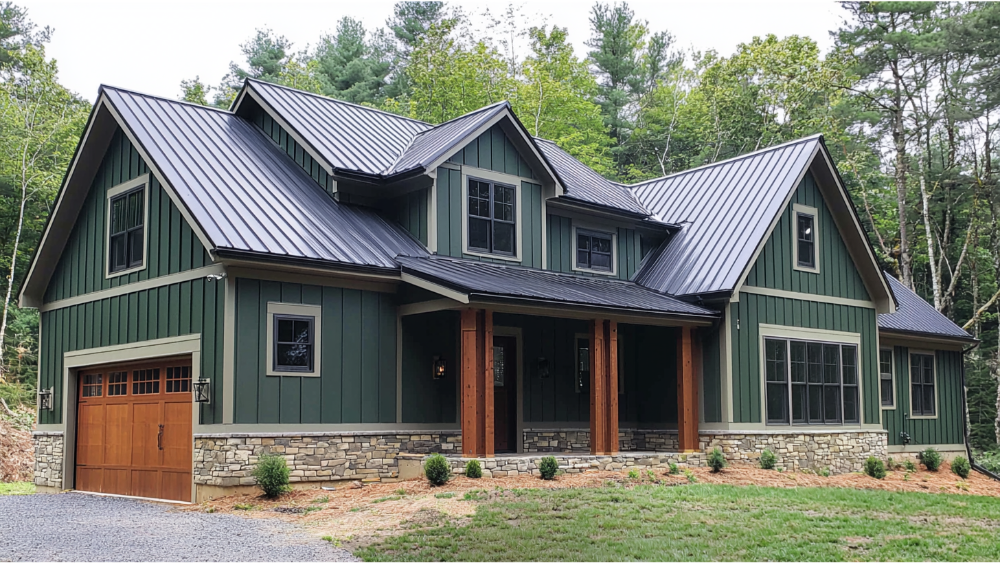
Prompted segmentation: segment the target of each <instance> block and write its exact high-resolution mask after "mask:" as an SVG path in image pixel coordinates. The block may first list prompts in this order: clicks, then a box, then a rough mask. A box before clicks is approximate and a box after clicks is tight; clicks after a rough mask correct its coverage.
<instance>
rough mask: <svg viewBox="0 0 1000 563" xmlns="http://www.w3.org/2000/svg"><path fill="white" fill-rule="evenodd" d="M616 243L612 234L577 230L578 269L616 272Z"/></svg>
mask: <svg viewBox="0 0 1000 563" xmlns="http://www.w3.org/2000/svg"><path fill="white" fill-rule="evenodd" d="M613 249H614V242H613V237H612V235H611V234H610V233H600V232H595V231H585V230H582V229H580V230H577V232H576V267H577V268H580V269H584V270H596V271H599V272H612V271H614V262H613V258H614V251H613Z"/></svg>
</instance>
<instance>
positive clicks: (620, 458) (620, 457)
mask: <svg viewBox="0 0 1000 563" xmlns="http://www.w3.org/2000/svg"><path fill="white" fill-rule="evenodd" d="M447 457H448V462H449V463H450V464H451V472H452V473H453V474H456V475H461V474H463V473H465V464H466V463H468V462H469V460H470V459H475V460H477V461H479V465H480V467H482V469H483V477H513V476H516V475H541V471H539V469H538V464H539V463H541V460H542V458H543V457H545V456H542V455H539V454H535V455H524V454H519V455H501V456H499V457H488V458H465V457H461V456H456V455H449V456H447ZM552 457H554V458H556V463H558V464H559V469H560V470H561V471H563V472H565V473H583V472H585V471H622V470H625V469H632V468H637V469H639V470H640V471H641V470H644V469H669V468H670V464H671V463H675V464H677V466H678V467H680V468H683V467H699V466H703V465H705V454H704V453H701V452H697V453H690V454H682V453H678V452H663V453H655V452H620V453H617V454H615V455H581V454H552ZM425 459H426V458H425Z"/></svg>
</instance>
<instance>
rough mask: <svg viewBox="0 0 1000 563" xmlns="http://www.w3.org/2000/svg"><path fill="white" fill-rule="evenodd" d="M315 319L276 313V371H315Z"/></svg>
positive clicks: (274, 367) (274, 356)
mask: <svg viewBox="0 0 1000 563" xmlns="http://www.w3.org/2000/svg"><path fill="white" fill-rule="evenodd" d="M314 320H315V319H314V318H313V317H300V316H294V315H274V355H273V358H274V366H273V369H274V371H288V372H298V371H304V372H311V371H313V342H314V340H315V339H314V336H313V322H314Z"/></svg>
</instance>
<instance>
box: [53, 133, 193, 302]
mask: <svg viewBox="0 0 1000 563" xmlns="http://www.w3.org/2000/svg"><path fill="white" fill-rule="evenodd" d="M146 174H149V178H150V180H149V186H148V190H149V199H148V202H149V208H148V214H147V219H148V222H147V223H146V229H147V233H148V238H147V248H146V267H145V268H143V269H142V270H139V271H137V272H132V273H129V274H125V275H122V276H117V277H112V278H108V277H106V275H105V274H106V272H107V258H106V257H107V255H108V240H107V224H106V223H107V210H108V207H107V206H108V190H109V189H110V188H113V187H115V186H117V185H120V184H122V183H125V182H128V181H130V180H133V179H136V178H139V177H141V176H143V175H146ZM211 263H212V260H211V258H210V257H209V255H208V252H207V250H206V249H205V247H204V246H203V245H202V243H201V241H200V240H198V237H197V236H196V235H195V234H194V232H193V231H192V229H191V226H190V225H189V224H188V222H187V221H186V220H185V219H184V218H183V217H182V216H181V212H180V210H179V209H178V208H177V206H176V205H174V203H173V201H171V199H170V196H169V195H168V194H167V192H166V191H165V190H164V189H163V187H162V186H161V185H160V182H159V181H158V180H157V179H156V177H155V176H154V175H152V174H150V170H149V166H148V165H147V164H146V162H145V160H144V159H143V158H142V157H141V156H139V153H138V151H137V150H136V148H135V147H134V146H133V145H132V143H131V142H130V141H129V140H128V138H127V137H126V135H125V134H124V133H123V132H122V130H121V128H118V129H117V130H116V131H115V132H114V134H113V135H112V137H111V142H110V144H109V146H108V148H107V151H106V152H105V154H104V157H103V158H101V160H100V165H99V166H98V168H97V173H96V175H95V176H94V178H93V181H92V182H91V184H90V188H89V191H88V192H87V195H86V197H85V199H84V200H83V203H82V205H81V206H80V212H79V214H78V216H77V218H76V222H75V223H74V225H73V228H72V230H71V231H70V235H69V239H68V240H67V242H66V246H65V248H64V249H63V252H62V254H61V255H60V257H59V259H58V262H57V264H56V267H55V270H54V272H53V275H52V277H51V278H50V280H49V283H48V286H47V287H46V288H45V297H44V300H43V301H44V302H45V303H51V302H52V301H58V300H61V299H67V298H70V297H75V296H77V295H82V294H85V293H91V292H94V291H100V290H103V289H109V288H112V287H118V286H122V285H127V284H130V283H135V282H138V281H144V280H147V279H151V278H156V277H160V276H165V275H168V274H176V273H178V272H183V271H186V270H191V269H194V268H200V267H202V266H205V265H208V264H211Z"/></svg>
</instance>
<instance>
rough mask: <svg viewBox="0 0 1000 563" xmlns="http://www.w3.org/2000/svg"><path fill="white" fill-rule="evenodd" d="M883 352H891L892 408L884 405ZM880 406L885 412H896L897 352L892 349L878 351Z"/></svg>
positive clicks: (886, 348)
mask: <svg viewBox="0 0 1000 563" xmlns="http://www.w3.org/2000/svg"><path fill="white" fill-rule="evenodd" d="M882 352H889V354H890V358H889V379H890V380H891V381H892V406H888V407H887V406H885V405H883V404H882ZM878 354H879V358H878V363H879V366H878V404H879V405H880V406H881V407H882V410H884V411H894V410H896V403H898V402H899V401H897V400H896V351H895V350H894V349H893V348H892V347H886V346H883V347H881V348H879V349H878Z"/></svg>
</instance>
